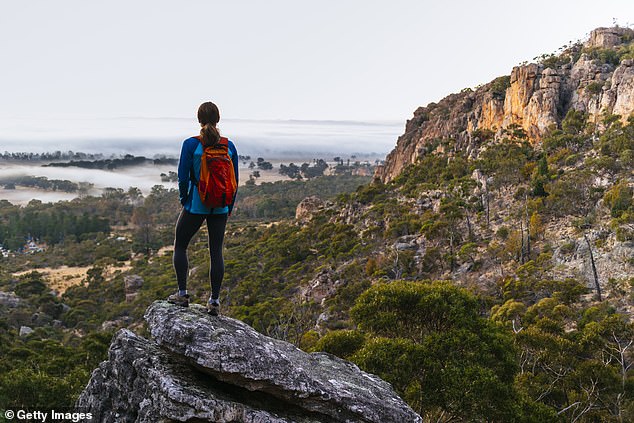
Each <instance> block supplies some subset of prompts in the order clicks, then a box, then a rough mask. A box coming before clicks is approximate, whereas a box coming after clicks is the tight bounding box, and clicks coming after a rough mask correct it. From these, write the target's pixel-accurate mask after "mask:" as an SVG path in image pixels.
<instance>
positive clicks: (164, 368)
mask: <svg viewBox="0 0 634 423" xmlns="http://www.w3.org/2000/svg"><path fill="white" fill-rule="evenodd" d="M77 407H78V409H80V410H81V411H83V412H90V413H91V414H92V419H91V420H90V421H91V422H95V421H96V422H108V423H110V422H112V423H128V422H130V423H132V422H137V423H156V422H168V421H181V422H182V421H196V422H204V421H209V422H220V423H224V422H252V423H289V422H301V423H312V422H321V421H328V420H323V419H320V418H319V417H311V416H310V415H306V413H304V412H303V411H302V410H300V409H298V408H297V407H293V406H291V405H289V404H285V403H282V402H281V401H278V400H276V399H275V398H270V397H267V396H265V395H261V394H258V393H253V392H248V391H246V390H244V389H240V388H237V387H229V386H226V385H225V384H224V383H222V382H219V381H217V380H214V379H213V378H210V377H205V375H201V374H200V373H198V372H196V371H194V370H192V369H191V368H190V367H189V366H188V365H186V364H185V363H183V362H182V361H180V360H178V359H177V358H176V357H173V356H171V355H170V354H169V353H167V352H165V351H163V350H162V349H161V348H159V347H158V346H157V345H156V344H155V343H154V342H152V341H149V340H147V339H145V338H142V337H140V336H137V335H135V334H134V333H132V332H130V331H129V330H127V329H122V330H120V331H119V332H118V333H117V334H116V335H115V337H114V339H113V341H112V344H111V346H110V350H109V351H108V361H105V362H103V363H101V364H100V365H99V367H98V368H97V369H96V370H95V371H94V372H93V374H92V377H91V378H90V382H89V383H88V386H87V387H86V388H85V389H84V391H83V392H82V393H81V395H80V397H79V399H78V401H77Z"/></svg>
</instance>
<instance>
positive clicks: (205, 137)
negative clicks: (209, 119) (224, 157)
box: [200, 123, 220, 147]
mask: <svg viewBox="0 0 634 423" xmlns="http://www.w3.org/2000/svg"><path fill="white" fill-rule="evenodd" d="M200 139H201V140H202V142H203V145H204V146H205V147H215V146H216V145H218V143H219V142H220V133H219V132H218V128H216V126H215V125H212V124H211V123H206V124H204V125H203V126H202V127H201V128H200Z"/></svg>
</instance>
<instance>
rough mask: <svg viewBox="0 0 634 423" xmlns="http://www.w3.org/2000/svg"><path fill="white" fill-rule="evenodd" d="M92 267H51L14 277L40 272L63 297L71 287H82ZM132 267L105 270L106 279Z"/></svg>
mask: <svg viewBox="0 0 634 423" xmlns="http://www.w3.org/2000/svg"><path fill="white" fill-rule="evenodd" d="M91 267H92V266H86V267H68V266H61V267H57V268H51V267H43V268H39V269H32V270H27V271H24V272H18V273H14V274H13V276H22V275H25V274H27V273H31V272H39V273H42V274H43V275H44V279H45V280H46V282H47V284H48V286H49V287H50V288H51V289H53V290H55V291H57V295H62V294H63V293H64V292H66V290H67V289H68V288H70V287H71V286H76V285H81V283H82V282H83V281H84V280H85V279H86V275H87V273H88V269H90V268H91ZM131 268H132V267H131V266H130V265H129V264H128V263H126V264H125V265H124V266H120V267H114V266H108V267H107V268H106V269H105V270H104V277H105V278H106V279H109V278H111V277H112V276H114V273H115V272H116V271H120V272H125V271H127V270H130V269H131Z"/></svg>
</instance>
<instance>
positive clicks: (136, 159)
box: [43, 154, 178, 170]
mask: <svg viewBox="0 0 634 423" xmlns="http://www.w3.org/2000/svg"><path fill="white" fill-rule="evenodd" d="M144 164H153V165H173V166H176V165H177V164H178V159H172V158H167V157H161V158H156V159H148V158H146V157H143V156H133V155H131V154H126V155H125V156H123V158H117V159H100V160H71V161H70V162H60V163H49V164H47V165H43V166H45V167H49V166H50V167H81V168H84V169H108V170H112V169H117V168H120V167H130V166H139V165H144Z"/></svg>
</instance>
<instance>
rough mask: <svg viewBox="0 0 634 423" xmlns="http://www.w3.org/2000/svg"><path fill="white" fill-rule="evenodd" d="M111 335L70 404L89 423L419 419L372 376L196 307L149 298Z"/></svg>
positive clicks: (380, 381) (385, 422) (332, 358)
mask: <svg viewBox="0 0 634 423" xmlns="http://www.w3.org/2000/svg"><path fill="white" fill-rule="evenodd" d="M145 318H146V320H147V322H148V325H149V329H150V333H151V334H152V338H153V339H152V340H148V339H145V338H142V337H140V336H138V335H135V334H134V333H132V332H130V331H129V330H126V329H123V330H121V331H120V332H118V333H117V335H116V336H115V337H114V340H113V341H112V345H111V346H110V350H109V359H108V361H105V362H103V363H101V365H100V366H99V367H98V368H97V369H96V370H95V371H94V372H93V374H92V377H91V379H90V381H89V383H88V386H87V387H86V388H85V390H84V391H83V392H82V394H81V396H80V397H79V400H78V402H77V406H78V407H80V408H81V409H82V411H85V412H91V413H92V414H93V416H95V417H96V418H95V419H93V420H91V421H97V422H117V423H118V422H139V423H140V422H172V421H180V422H205V421H209V422H250V423H259V422H262V423H264V422H267V423H278V422H279V423H282V422H284V423H289V422H301V423H304V422H305V423H309V422H311V423H312V422H315V423H316V422H332V423H334V422H382V423H389V422H399V423H400V422H420V421H422V420H421V418H420V417H419V416H418V415H417V414H416V413H414V411H412V409H411V408H410V407H409V406H407V404H405V402H404V401H403V400H401V399H400V398H399V397H398V396H397V395H396V394H395V393H394V391H393V390H392V387H391V386H390V385H389V384H388V383H386V382H384V381H383V380H381V379H379V378H378V377H376V376H374V375H371V374H368V373H365V372H363V371H361V370H359V368H358V367H356V366H355V365H354V364H352V363H350V362H347V361H344V360H341V359H339V358H337V357H334V356H331V355H328V354H323V353H313V354H307V353H305V352H303V351H301V350H299V349H297V348H295V347H294V346H293V345H291V344H288V343H286V342H283V341H279V340H275V339H272V338H268V337H266V336H264V335H261V334H259V333H258V332H256V331H255V330H254V329H252V328H251V327H249V326H248V325H246V324H244V323H242V322H240V321H237V320H234V319H231V318H228V317H223V316H220V317H211V316H209V315H207V314H206V313H205V311H204V309H203V307H201V306H196V305H194V306H191V307H189V308H180V307H177V306H173V305H170V304H168V303H166V302H162V301H161V302H155V303H154V304H153V305H152V306H150V308H148V310H147V312H146V315H145Z"/></svg>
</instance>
